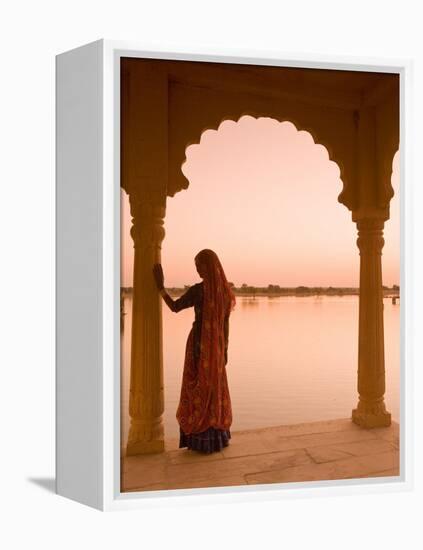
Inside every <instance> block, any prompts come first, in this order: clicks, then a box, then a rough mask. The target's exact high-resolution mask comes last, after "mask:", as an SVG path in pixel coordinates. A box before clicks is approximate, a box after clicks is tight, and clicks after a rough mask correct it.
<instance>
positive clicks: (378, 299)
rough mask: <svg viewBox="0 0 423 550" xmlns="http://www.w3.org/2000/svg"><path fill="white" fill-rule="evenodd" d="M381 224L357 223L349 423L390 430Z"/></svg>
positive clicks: (374, 220) (373, 220) (373, 222)
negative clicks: (354, 386)
mask: <svg viewBox="0 0 423 550" xmlns="http://www.w3.org/2000/svg"><path fill="white" fill-rule="evenodd" d="M383 225H384V222H383V220H379V219H369V218H367V219H362V220H359V221H357V228H358V239H357V245H358V248H359V250H360V305H359V336H358V393H359V401H358V405H357V408H356V409H354V410H353V412H352V420H353V421H354V422H355V423H356V424H358V425H359V426H362V427H364V428H376V427H380V426H389V425H390V424H391V415H390V413H388V412H387V411H386V408H385V402H384V394H385V354H384V335H383V289H382V248H383V245H384V239H383Z"/></svg>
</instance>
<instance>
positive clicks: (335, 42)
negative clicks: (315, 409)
mask: <svg viewBox="0 0 423 550" xmlns="http://www.w3.org/2000/svg"><path fill="white" fill-rule="evenodd" d="M417 6H418V2H415V3H414V2H410V1H402V2H399V1H398V0H397V1H395V2H392V1H389V0H384V1H372V2H370V1H369V0H366V1H361V0H354V1H350V2H343V1H341V0H337V1H333V2H331V1H320V2H319V1H310V2H305V1H300V0H296V1H294V0H292V1H290V2H285V1H274V2H271V1H266V0H261V1H260V2H259V1H258V0H257V1H255V2H249V1H248V0H244V1H229V0H226V2H220V1H218V0H214V1H213V2H207V3H206V2H202V1H201V0H196V1H183V0H179V1H177V0H175V1H168V2H163V1H159V0H156V1H155V2H154V1H153V0H149V1H148V2H147V1H143V0H136V1H133V2H132V1H125V0H119V1H117V0H116V2H113V3H111V2H107V1H106V0H103V1H97V0H93V1H89V0H84V1H80V0H73V1H72V2H70V1H69V2H63V1H58V0H56V1H55V2H53V1H52V2H49V1H43V0H39V1H31V2H30V1H27V2H24V1H19V0H15V2H13V3H12V2H10V3H7V4H6V3H3V4H2V9H1V14H0V40H1V42H2V48H1V54H0V55H1V64H0V69H1V73H0V74H1V86H0V94H1V101H0V109H1V112H0V129H1V149H0V150H1V161H0V174H1V175H0V182H1V201H0V205H1V215H0V221H1V232H0V235H1V252H2V259H3V261H2V269H1V291H2V294H1V297H2V299H1V310H2V311H1V312H2V327H1V336H2V337H1V354H2V357H1V363H0V369H1V370H0V372H1V376H2V378H1V383H0V407H1V410H0V414H1V416H0V418H1V426H2V428H1V432H0V434H1V439H0V441H1V455H0V457H1V458H0V461H1V470H0V471H1V484H0V507H1V512H0V513H1V515H0V524H1V528H0V546H1V547H2V548H5V549H14V548H31V549H34V548H45V549H50V548H60V549H68V548H72V549H74V548H82V549H85V548H94V547H103V548H119V549H123V548H141V547H142V548H150V547H152V546H153V545H154V546H155V547H157V548H187V547H188V548H189V547H192V548H201V549H205V548H217V547H221V548H230V547H247V548H276V547H277V548H279V547H280V548H286V549H291V548H295V549H296V548H300V549H302V548H310V547H312V548H316V547H317V548H320V547H322V548H325V549H331V548H340V549H342V550H348V549H350V548H354V549H357V548H366V549H367V548H369V549H373V548H383V549H384V550H388V549H391V548H395V549H396V548H398V547H400V546H402V545H403V546H404V547H405V548H407V550H414V549H415V548H421V547H423V546H422V542H423V534H422V527H421V520H422V517H423V506H422V505H423V498H422V495H423V481H422V469H423V466H422V465H423V453H422V439H423V437H422V435H421V434H422V433H423V430H422V421H421V418H422V406H421V402H420V400H419V395H420V393H421V391H422V389H423V385H422V375H421V372H420V370H421V366H422V365H423V362H422V352H421V348H420V347H419V346H417V342H418V341H420V340H421V336H420V331H421V329H422V324H421V311H422V308H423V302H422V291H421V285H418V283H419V281H421V280H422V264H421V255H422V253H421V249H422V245H421V235H423V227H422V221H421V220H419V219H418V218H417V216H415V233H414V234H415V241H414V245H413V278H414V280H415V282H416V285H415V288H414V295H413V306H414V312H415V335H416V337H415V341H416V344H415V346H414V348H413V352H414V365H415V377H414V386H415V395H416V417H415V419H416V421H415V429H416V435H417V437H416V442H415V447H416V454H415V463H416V466H417V467H416V474H415V489H414V491H412V492H407V493H399V494H395V493H393V494H383V495H365V496H347V497H329V498H326V497H325V498H321V497H319V498H310V499H291V500H281V501H276V502H266V501H263V502H259V503H257V502H255V503H251V502H245V503H242V504H225V505H222V504H221V505H219V506H215V505H214V506H212V505H202V506H197V507H191V506H189V507H187V506H179V507H178V508H175V507H171V508H162V509H151V510H142V511H128V512H116V513H106V514H103V513H100V512H98V511H95V510H92V509H89V508H87V507H84V506H82V505H80V504H77V503H74V502H71V501H67V500H65V499H63V498H60V497H58V496H56V495H54V494H53V492H52V489H53V482H52V481H51V480H52V478H53V476H54V56H55V55H56V54H57V53H60V52H62V51H65V50H68V49H70V48H73V47H75V46H79V45H81V44H84V43H86V42H91V41H93V40H96V39H98V38H103V37H105V38H111V39H119V40H131V41H135V42H141V43H143V44H145V45H146V46H147V47H148V46H149V47H151V48H153V49H154V46H155V45H157V46H160V47H164V46H168V47H169V49H170V50H171V49H172V46H173V47H175V48H178V49H182V48H184V47H186V48H187V49H188V50H189V49H192V48H195V47H196V46H198V47H200V46H201V47H209V48H210V50H211V51H213V47H216V48H218V49H219V50H221V49H224V48H225V47H227V48H236V49H242V48H247V49H249V50H256V51H257V52H263V55H264V56H265V53H266V50H273V51H279V52H280V53H281V54H289V53H290V52H291V53H297V54H303V53H304V54H307V53H313V54H330V55H354V56H356V55H358V56H375V57H405V58H413V59H414V61H415V84H414V113H415V117H414V134H413V138H414V139H413V144H412V146H413V150H414V163H413V176H414V177H413V180H414V188H413V202H414V204H415V205H416V207H415V208H414V212H415V213H417V212H419V211H420V207H419V206H418V205H421V204H423V203H422V199H423V196H422V191H421V188H422V185H423V174H422V168H421V162H420V159H421V156H422V153H421V151H423V144H422V136H421V131H420V127H419V126H420V124H421V122H422V103H421V100H422V98H423V57H422V54H421V53H420V52H421V51H423V48H422V45H423V44H422V42H423V40H422V39H421V33H422V31H421V23H422V17H421V15H420V14H419V12H418V8H417ZM419 50H420V52H419ZM217 53H219V52H217ZM419 99H420V101H419ZM419 286H420V288H419ZM34 480H35V481H34ZM46 487H47V489H46ZM3 539H4V540H3ZM406 539H408V540H406Z"/></svg>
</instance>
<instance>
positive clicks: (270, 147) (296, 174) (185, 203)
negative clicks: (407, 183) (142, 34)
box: [121, 116, 400, 287]
mask: <svg viewBox="0 0 423 550" xmlns="http://www.w3.org/2000/svg"><path fill="white" fill-rule="evenodd" d="M183 172H184V174H185V175H186V176H187V178H188V180H189V182H190V185H189V187H188V189H187V190H185V191H181V192H179V193H177V194H176V196H175V197H173V198H168V200H167V209H166V219H165V230H166V237H165V239H164V241H163V244H162V265H163V270H164V273H165V284H166V286H169V287H171V286H183V285H191V284H193V283H195V282H198V281H199V280H200V279H199V276H198V274H197V272H196V270H195V265H194V256H195V255H196V254H197V252H199V251H200V250H201V249H202V248H212V249H213V250H215V251H216V252H217V254H218V256H219V258H220V260H221V262H222V265H223V267H224V269H225V273H226V276H227V278H228V280H229V281H232V282H234V283H235V285H236V286H240V285H241V284H242V283H247V284H249V285H256V286H267V285H268V284H279V285H280V286H288V287H289V286H299V285H304V286H354V287H356V286H358V282H359V254H358V248H357V246H356V238H357V230H356V226H355V224H354V223H353V222H352V221H351V213H350V212H349V211H348V210H347V209H346V208H345V206H343V205H342V204H340V203H338V202H337V197H338V195H339V193H340V191H341V189H342V182H341V180H340V179H339V168H338V166H337V165H336V164H335V163H334V162H332V161H329V158H328V153H327V150H326V148H325V147H323V146H322V145H319V144H315V143H314V141H313V138H312V137H311V135H310V134H309V133H308V132H303V131H300V132H298V131H297V129H296V128H295V126H294V125H293V124H291V123H290V122H282V123H280V122H278V121H276V120H273V119H270V118H259V119H255V118H253V117H250V116H244V117H242V118H241V119H240V120H239V121H238V122H233V121H225V122H223V123H222V124H221V125H220V127H219V129H218V131H214V130H207V131H206V132H204V133H203V135H202V137H201V142H200V144H199V145H191V146H190V147H188V148H187V161H186V163H185V164H184V166H183ZM392 185H393V187H394V190H395V196H394V198H393V199H392V201H391V219H390V220H389V221H388V222H386V224H385V246H384V249H383V256H382V261H383V282H384V284H385V285H388V286H392V285H393V284H399V269H400V252H399V245H400V230H399V227H400V220H399V196H398V195H399V154H398V153H397V154H396V155H395V157H394V162H393V175H392ZM129 228H130V213H129V204H128V197H127V196H126V193H125V192H122V270H121V274H122V275H121V276H122V281H121V283H122V285H123V286H131V285H132V266H133V248H132V240H131V237H130V235H129Z"/></svg>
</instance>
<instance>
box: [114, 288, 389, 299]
mask: <svg viewBox="0 0 423 550" xmlns="http://www.w3.org/2000/svg"><path fill="white" fill-rule="evenodd" d="M187 288H188V287H186V288H176V287H169V288H168V287H166V291H167V292H168V294H169V295H170V296H172V297H179V296H182V294H184V293H185V292H186V290H187ZM232 290H233V291H234V294H235V296H240V297H242V296H245V297H250V298H254V297H256V296H257V297H264V296H267V297H268V298H277V297H281V296H297V297H298V296H300V297H304V296H310V297H311V296H358V295H359V293H360V290H359V289H358V288H346V287H338V288H337V287H327V288H326V287H325V288H323V287H295V288H282V287H280V288H277V289H274V290H273V289H272V290H269V289H268V288H261V287H255V288H254V287H246V288H245V289H244V288H233V289H232ZM132 292H133V289H132V287H121V293H122V294H123V295H130V294H132ZM399 295H400V290H399V288H395V287H393V288H386V287H385V288H383V296H384V298H392V297H399Z"/></svg>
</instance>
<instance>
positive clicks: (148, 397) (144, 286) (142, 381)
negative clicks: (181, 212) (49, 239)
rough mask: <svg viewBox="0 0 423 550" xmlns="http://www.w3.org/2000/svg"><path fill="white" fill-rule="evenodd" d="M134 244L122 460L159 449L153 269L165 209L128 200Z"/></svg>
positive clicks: (158, 328) (160, 396) (158, 318)
mask: <svg viewBox="0 0 423 550" xmlns="http://www.w3.org/2000/svg"><path fill="white" fill-rule="evenodd" d="M130 203H131V214H132V224H133V225H132V228H131V236H132V238H133V240H134V249H135V250H134V280H133V303H132V343H131V379H130V395H129V414H130V417H131V425H130V429H129V437H128V443H127V449H126V452H127V455H135V454H142V453H155V452H161V451H163V450H164V430H163V419H162V415H163V411H164V392H163V347H162V309H161V305H162V304H161V299H160V295H159V293H158V291H157V288H156V285H155V282H154V279H153V274H152V267H153V264H154V263H157V262H160V261H161V259H160V255H161V243H162V241H163V238H164V236H165V231H164V227H163V220H164V217H165V205H164V204H161V201H160V200H159V199H155V200H151V199H150V200H148V199H147V197H145V198H144V200H140V199H139V198H138V197H136V196H130Z"/></svg>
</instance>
